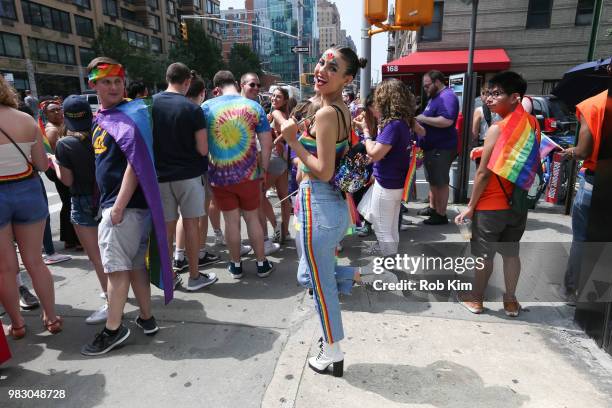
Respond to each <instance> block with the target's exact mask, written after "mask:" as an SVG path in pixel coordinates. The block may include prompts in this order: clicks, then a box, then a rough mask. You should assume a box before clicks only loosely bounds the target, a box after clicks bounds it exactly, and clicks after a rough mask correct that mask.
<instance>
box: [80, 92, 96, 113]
mask: <svg viewBox="0 0 612 408" xmlns="http://www.w3.org/2000/svg"><path fill="white" fill-rule="evenodd" d="M81 96H83V97H84V98H85V99H87V102H88V103H89V106H90V107H91V112H92V113H93V114H94V115H95V114H96V112H98V109H99V108H100V101H99V100H98V95H96V94H95V93H94V92H91V93H90V92H86V93H84V94H83V95H81Z"/></svg>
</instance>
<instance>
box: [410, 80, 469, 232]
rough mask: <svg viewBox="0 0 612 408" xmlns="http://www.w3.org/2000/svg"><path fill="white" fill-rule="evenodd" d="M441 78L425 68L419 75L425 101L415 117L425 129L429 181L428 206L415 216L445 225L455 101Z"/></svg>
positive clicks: (454, 137)
mask: <svg viewBox="0 0 612 408" xmlns="http://www.w3.org/2000/svg"><path fill="white" fill-rule="evenodd" d="M444 79H445V78H444V74H442V73H441V72H440V71H429V72H428V73H427V74H425V75H424V76H423V89H424V90H425V92H426V94H427V96H428V97H429V103H428V104H427V107H426V108H425V110H424V111H423V113H422V114H420V115H419V116H417V117H416V120H417V121H418V122H419V123H420V124H421V125H423V127H424V128H425V130H426V132H427V133H426V134H425V138H424V139H423V142H422V144H421V145H422V148H423V151H424V152H425V177H426V178H427V181H428V182H429V191H430V193H429V207H427V208H425V209H424V210H421V211H419V215H426V216H429V218H428V219H426V220H425V221H424V223H425V224H428V225H441V224H448V218H447V217H446V206H447V205H448V192H449V187H448V185H449V181H450V180H449V175H448V173H449V171H450V166H451V163H452V162H453V160H455V157H456V156H457V130H456V129H455V122H456V121H457V116H458V115H459V100H458V99H457V96H456V95H455V93H454V92H453V91H452V89H450V88H447V87H446V85H444Z"/></svg>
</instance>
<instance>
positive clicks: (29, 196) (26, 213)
mask: <svg viewBox="0 0 612 408" xmlns="http://www.w3.org/2000/svg"><path fill="white" fill-rule="evenodd" d="M45 197H46V196H45V192H44V190H43V188H42V184H41V182H40V178H39V177H38V176H34V177H32V178H29V179H26V180H23V181H15V182H10V183H2V184H0V228H2V227H4V226H5V225H7V224H9V223H12V224H33V223H36V222H38V221H42V220H45V219H46V218H47V216H48V215H49V206H48V205H47V201H46V200H45Z"/></svg>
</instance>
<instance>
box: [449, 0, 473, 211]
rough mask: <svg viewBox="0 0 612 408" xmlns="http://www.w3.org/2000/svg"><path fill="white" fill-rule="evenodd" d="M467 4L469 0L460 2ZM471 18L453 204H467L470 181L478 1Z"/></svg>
mask: <svg viewBox="0 0 612 408" xmlns="http://www.w3.org/2000/svg"><path fill="white" fill-rule="evenodd" d="M462 1H463V2H464V3H466V4H469V3H470V0H462ZM471 3H472V18H471V28H470V45H469V52H468V53H469V57H468V66H467V75H466V76H465V83H464V84H463V108H462V110H463V137H462V139H461V141H462V144H461V155H460V156H459V166H460V167H459V186H456V187H458V188H456V189H455V190H454V192H453V202H455V203H467V201H468V200H467V192H468V181H469V179H470V154H469V149H470V140H471V139H472V109H473V108H474V86H475V85H476V78H475V76H474V48H475V45H476V21H477V19H478V0H471Z"/></svg>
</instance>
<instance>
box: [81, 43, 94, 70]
mask: <svg viewBox="0 0 612 408" xmlns="http://www.w3.org/2000/svg"><path fill="white" fill-rule="evenodd" d="M79 57H80V58H81V65H82V66H84V67H86V66H87V64H89V62H90V61H91V60H92V59H94V58H96V53H95V51H94V50H92V49H91V48H85V47H79Z"/></svg>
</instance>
